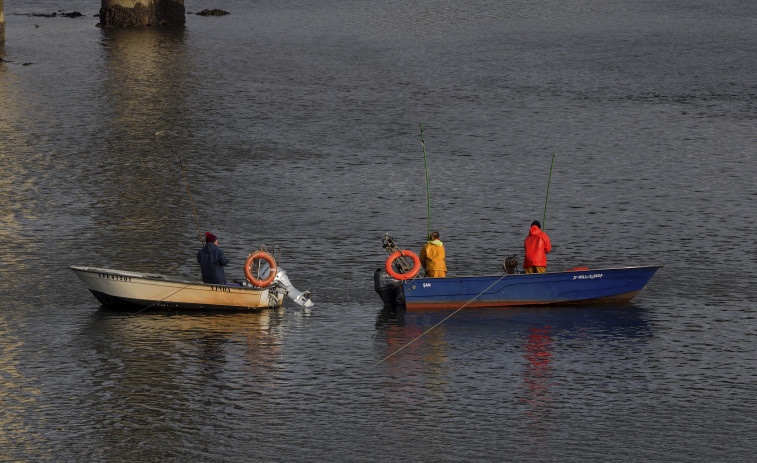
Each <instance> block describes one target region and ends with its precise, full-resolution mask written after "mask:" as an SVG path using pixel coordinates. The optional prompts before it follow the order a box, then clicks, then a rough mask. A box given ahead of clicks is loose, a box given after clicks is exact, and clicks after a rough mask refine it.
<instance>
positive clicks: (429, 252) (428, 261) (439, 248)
mask: <svg viewBox="0 0 757 463" xmlns="http://www.w3.org/2000/svg"><path fill="white" fill-rule="evenodd" d="M445 257H446V255H445V253H444V243H442V242H441V241H440V240H439V232H431V235H429V237H428V243H426V245H425V246H423V249H421V256H420V258H421V265H422V266H423V269H424V270H425V271H426V276H427V277H429V278H444V276H445V275H447V264H445V263H444V258H445Z"/></svg>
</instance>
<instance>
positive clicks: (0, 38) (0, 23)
mask: <svg viewBox="0 0 757 463" xmlns="http://www.w3.org/2000/svg"><path fill="white" fill-rule="evenodd" d="M4 11H5V8H4V5H3V0H0V43H3V42H5V13H4Z"/></svg>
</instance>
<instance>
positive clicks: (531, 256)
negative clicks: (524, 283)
mask: <svg viewBox="0 0 757 463" xmlns="http://www.w3.org/2000/svg"><path fill="white" fill-rule="evenodd" d="M523 247H524V248H525V250H526V256H525V257H524V258H523V268H524V269H525V271H526V273H546V272H547V253H548V252H549V251H551V250H552V243H550V241H549V236H547V234H546V233H545V232H543V231H542V229H541V223H540V222H539V221H538V220H534V221H533V222H531V229H530V230H529V231H528V236H527V237H526V239H525V241H523Z"/></svg>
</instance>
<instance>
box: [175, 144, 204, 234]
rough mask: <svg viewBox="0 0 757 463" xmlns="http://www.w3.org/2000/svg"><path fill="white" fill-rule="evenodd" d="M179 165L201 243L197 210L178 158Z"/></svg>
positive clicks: (182, 165) (182, 166)
mask: <svg viewBox="0 0 757 463" xmlns="http://www.w3.org/2000/svg"><path fill="white" fill-rule="evenodd" d="M179 165H180V166H181V175H182V177H184V186H185V187H186V188H187V195H189V204H191V205H192V212H194V214H195V222H197V233H198V234H199V235H200V243H202V231H201V230H200V220H199V219H198V218H197V211H196V210H195V203H194V201H192V193H190V192H189V183H187V176H186V174H184V163H183V162H182V160H181V158H179Z"/></svg>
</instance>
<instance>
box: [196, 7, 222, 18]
mask: <svg viewBox="0 0 757 463" xmlns="http://www.w3.org/2000/svg"><path fill="white" fill-rule="evenodd" d="M195 14H196V15H199V16H224V15H227V14H229V12H228V11H224V10H219V9H218V8H214V9H212V10H208V9H205V10H202V11H200V12H199V13H195Z"/></svg>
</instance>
